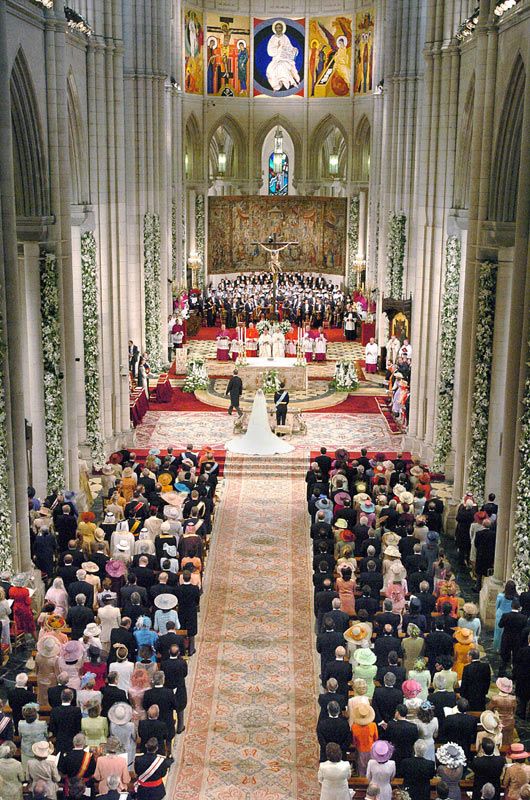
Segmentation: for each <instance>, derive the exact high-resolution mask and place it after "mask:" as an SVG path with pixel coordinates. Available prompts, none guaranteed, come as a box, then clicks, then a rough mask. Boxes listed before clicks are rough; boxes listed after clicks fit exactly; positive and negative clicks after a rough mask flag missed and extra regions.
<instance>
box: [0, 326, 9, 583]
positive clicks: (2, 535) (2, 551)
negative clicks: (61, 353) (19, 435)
mask: <svg viewBox="0 0 530 800" xmlns="http://www.w3.org/2000/svg"><path fill="white" fill-rule="evenodd" d="M4 337H5V331H4V320H3V317H2V316H1V314H0V568H1V569H11V566H12V562H11V529H12V525H11V498H10V496H9V488H8V487H9V482H8V477H9V473H8V464H7V415H6V393H5V385H6V384H5V373H4V365H5V363H6V358H7V348H6V345H5V338H4Z"/></svg>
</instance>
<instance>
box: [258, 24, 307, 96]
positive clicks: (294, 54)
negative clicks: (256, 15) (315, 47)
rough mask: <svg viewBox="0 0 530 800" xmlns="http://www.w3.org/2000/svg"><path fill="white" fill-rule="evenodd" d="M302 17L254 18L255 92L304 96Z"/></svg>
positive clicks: (270, 94)
mask: <svg viewBox="0 0 530 800" xmlns="http://www.w3.org/2000/svg"><path fill="white" fill-rule="evenodd" d="M304 47H305V27H304V20H293V19H286V18H285V17H276V18H273V19H267V20H259V19H255V20H254V95H255V96H256V97H258V96H260V95H265V96H267V97H289V96H299V97H303V96H304Z"/></svg>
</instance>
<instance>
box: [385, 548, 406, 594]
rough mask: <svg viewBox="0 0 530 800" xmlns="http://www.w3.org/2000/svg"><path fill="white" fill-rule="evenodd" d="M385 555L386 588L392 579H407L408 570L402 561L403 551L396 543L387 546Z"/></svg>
mask: <svg viewBox="0 0 530 800" xmlns="http://www.w3.org/2000/svg"><path fill="white" fill-rule="evenodd" d="M383 555H384V558H383V568H382V572H383V587H384V588H385V589H386V587H387V586H388V584H389V583H390V582H391V581H395V580H403V581H404V580H406V579H407V570H406V569H405V567H404V566H403V564H402V563H401V553H400V552H399V550H398V548H397V547H395V546H394V545H390V547H386V548H385V550H384V553H383Z"/></svg>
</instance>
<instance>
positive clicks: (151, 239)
mask: <svg viewBox="0 0 530 800" xmlns="http://www.w3.org/2000/svg"><path fill="white" fill-rule="evenodd" d="M144 294H145V349H146V351H147V353H148V355H149V364H150V366H151V372H154V373H158V372H161V371H162V365H163V361H164V359H163V355H162V325H161V319H160V313H161V309H160V219H159V217H158V214H149V213H146V214H144Z"/></svg>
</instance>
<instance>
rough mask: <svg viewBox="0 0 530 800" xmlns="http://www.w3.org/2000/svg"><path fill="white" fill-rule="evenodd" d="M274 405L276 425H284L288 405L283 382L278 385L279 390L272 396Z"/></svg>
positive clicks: (287, 394) (287, 395)
mask: <svg viewBox="0 0 530 800" xmlns="http://www.w3.org/2000/svg"><path fill="white" fill-rule="evenodd" d="M274 405H275V406H276V424H277V425H285V421H286V419H287V406H288V405H289V392H288V391H287V389H286V388H285V381H282V382H281V383H280V388H279V389H278V391H277V392H275V394H274Z"/></svg>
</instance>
